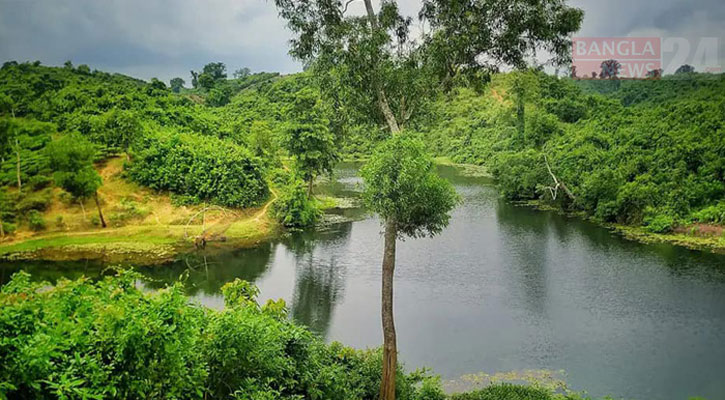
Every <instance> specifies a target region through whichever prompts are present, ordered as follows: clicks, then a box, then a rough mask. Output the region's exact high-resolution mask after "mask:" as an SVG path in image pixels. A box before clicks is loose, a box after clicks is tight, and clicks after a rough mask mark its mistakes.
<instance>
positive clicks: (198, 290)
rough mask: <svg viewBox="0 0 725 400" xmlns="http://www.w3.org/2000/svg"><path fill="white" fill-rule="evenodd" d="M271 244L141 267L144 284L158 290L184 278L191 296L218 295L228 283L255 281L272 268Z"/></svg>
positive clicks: (201, 252)
mask: <svg viewBox="0 0 725 400" xmlns="http://www.w3.org/2000/svg"><path fill="white" fill-rule="evenodd" d="M273 246H274V245H273V244H272V243H261V244H259V246H257V247H254V248H251V249H243V250H238V251H234V252H227V253H216V254H209V253H207V252H205V251H199V252H196V253H191V254H185V255H182V256H181V257H180V258H179V259H178V260H177V261H176V262H174V263H172V264H168V265H164V266H153V267H143V268H139V269H138V271H139V272H141V273H142V274H143V275H144V277H145V280H144V284H145V285H146V286H147V287H149V288H154V289H159V288H163V287H165V286H168V285H170V284H172V283H174V282H177V281H179V279H180V278H182V279H181V280H182V282H183V283H184V288H185V290H186V293H187V294H188V295H191V296H198V295H200V294H204V295H216V294H218V293H219V292H220V289H221V287H222V286H224V284H225V283H227V282H231V281H233V280H235V279H237V278H238V279H243V280H246V281H249V282H252V283H254V282H256V281H257V279H258V278H260V277H261V276H262V275H263V274H264V273H265V271H267V269H268V268H269V265H270V259H271V255H272V251H273Z"/></svg>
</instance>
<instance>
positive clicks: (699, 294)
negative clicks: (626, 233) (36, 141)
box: [0, 165, 725, 400]
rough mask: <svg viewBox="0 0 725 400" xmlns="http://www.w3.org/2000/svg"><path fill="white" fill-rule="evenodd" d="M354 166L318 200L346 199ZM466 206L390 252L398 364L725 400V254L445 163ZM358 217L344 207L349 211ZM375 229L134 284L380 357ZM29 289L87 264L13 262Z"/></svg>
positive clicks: (345, 226)
mask: <svg viewBox="0 0 725 400" xmlns="http://www.w3.org/2000/svg"><path fill="white" fill-rule="evenodd" d="M355 173H356V169H355V166H353V165H347V166H343V167H342V168H341V169H340V170H339V172H338V174H337V175H336V177H337V178H336V180H335V181H334V182H332V183H328V184H324V185H322V186H321V187H320V188H319V190H320V191H327V192H332V193H334V194H337V195H342V196H354V195H355V193H356V192H357V191H358V190H359V186H360V181H359V179H358V178H357V177H356V176H355ZM441 174H442V175H444V176H445V177H446V178H448V179H450V180H451V181H452V182H453V183H454V185H455V187H456V189H457V191H458V192H459V193H460V194H461V196H462V197H463V200H464V201H463V203H462V204H461V205H460V206H459V207H458V208H457V209H456V210H455V212H454V213H453V217H452V219H451V223H450V226H449V227H448V228H447V229H446V230H445V231H444V232H443V233H442V234H441V235H440V236H438V237H436V238H433V239H417V240H406V241H403V242H400V243H399V247H398V264H397V268H396V275H395V313H396V315H395V317H396V327H397V330H398V340H399V350H400V352H401V358H402V360H403V361H404V362H405V363H406V365H407V366H408V367H409V368H415V367H420V366H428V367H431V368H432V369H433V370H434V371H435V372H436V373H439V374H441V375H442V376H443V377H444V378H447V379H453V378H456V377H459V376H461V375H463V374H469V373H478V372H486V373H494V372H498V371H521V370H533V369H546V370H556V371H558V370H563V371H564V374H565V379H566V382H567V383H568V385H569V386H570V387H571V388H573V389H575V390H586V391H587V392H588V393H589V394H591V395H594V396H604V395H612V396H613V397H616V398H620V397H624V398H628V399H629V398H632V399H640V400H675V399H687V398H688V396H696V395H697V396H703V397H705V398H707V399H709V400H720V399H725V257H724V256H717V255H712V254H706V253H700V252H695V251H689V250H685V249H682V248H677V247H673V246H669V245H642V244H638V243H633V242H629V241H626V240H623V239H621V238H619V237H617V236H616V235H613V234H611V233H610V232H609V231H607V230H606V229H603V228H600V227H597V226H595V225H593V224H590V223H587V222H583V221H580V220H577V219H569V218H566V217H562V216H559V215H556V214H554V213H549V212H541V211H534V210H531V209H528V208H524V207H516V206H512V205H510V204H506V203H504V202H502V201H500V200H499V197H498V194H497V192H496V190H495V188H494V187H493V186H492V185H491V182H490V181H487V180H486V179H485V178H472V177H466V176H463V175H462V174H461V173H460V171H459V170H456V169H454V168H450V167H442V168H441ZM350 212H354V211H346V213H350ZM380 231H381V227H380V223H379V221H378V220H377V219H376V218H374V217H366V218H363V219H361V220H358V221H355V222H347V223H342V224H338V225H334V226H332V227H331V228H328V229H325V230H323V231H321V232H315V233H303V234H298V235H294V236H292V237H289V238H286V239H283V240H281V241H279V242H275V243H267V244H263V245H261V246H259V247H257V248H254V249H249V250H241V251H236V252H234V253H228V254H224V255H216V256H213V257H212V256H208V257H206V258H205V257H203V255H194V256H190V257H187V258H184V259H181V260H179V261H178V262H176V263H174V264H171V265H168V266H163V267H154V268H144V269H141V272H143V273H144V275H145V276H147V281H145V282H144V285H146V286H149V287H162V286H164V285H166V284H167V283H168V282H172V281H174V280H175V279H178V278H179V276H181V275H184V276H186V278H185V279H186V285H187V287H188V293H189V294H190V295H191V296H192V297H193V298H194V299H196V300H198V301H200V302H201V303H203V304H206V305H209V306H212V307H221V306H222V304H223V300H222V298H221V296H220V294H219V289H220V287H221V286H222V285H223V284H224V283H226V282H228V281H230V280H233V279H235V278H242V279H246V280H249V281H253V282H255V283H256V284H257V285H258V286H259V287H260V289H261V296H260V300H261V301H264V300H265V299H266V298H279V297H281V298H284V299H285V300H286V301H287V304H288V305H289V307H290V311H291V315H292V317H293V318H294V319H295V320H297V321H299V322H301V323H304V324H306V325H307V326H309V327H310V328H311V329H312V330H314V331H315V332H317V333H318V334H320V335H322V336H324V337H325V338H326V339H327V340H338V341H341V342H343V343H345V344H348V345H351V346H355V347H360V348H364V347H368V346H378V345H380V343H381V342H382V335H381V328H380V316H379V313H380V311H379V310H380V300H379V293H380V257H381V254H382V238H381V236H380ZM20 268H23V269H26V270H27V271H28V272H31V273H33V274H34V275H35V276H36V277H38V278H42V279H48V280H51V281H52V280H54V279H57V278H58V277H61V276H65V277H77V276H80V275H83V274H85V275H87V276H93V275H97V274H98V273H99V271H100V270H101V269H102V266H99V265H95V264H92V263H83V262H81V263H58V264H53V263H23V264H8V265H4V266H2V267H1V268H0V280H1V281H5V280H7V278H8V276H9V275H10V274H11V273H12V272H13V271H16V270H18V269H20Z"/></svg>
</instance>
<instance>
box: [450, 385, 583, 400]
mask: <svg viewBox="0 0 725 400" xmlns="http://www.w3.org/2000/svg"><path fill="white" fill-rule="evenodd" d="M579 398H580V397H578V396H576V395H557V394H552V393H551V392H549V391H547V390H545V389H540V388H535V387H527V386H517V385H510V384H498V385H492V386H489V387H487V388H485V389H481V390H477V391H474V392H468V393H458V394H453V395H451V396H450V397H449V399H450V400H577V399H579Z"/></svg>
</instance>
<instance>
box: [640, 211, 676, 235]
mask: <svg viewBox="0 0 725 400" xmlns="http://www.w3.org/2000/svg"><path fill="white" fill-rule="evenodd" d="M644 223H645V229H646V230H647V231H648V232H652V233H669V232H672V228H674V226H675V219H674V218H672V217H670V216H669V215H656V216H654V217H646V218H645V219H644Z"/></svg>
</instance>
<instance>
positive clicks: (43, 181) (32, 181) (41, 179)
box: [28, 175, 53, 191]
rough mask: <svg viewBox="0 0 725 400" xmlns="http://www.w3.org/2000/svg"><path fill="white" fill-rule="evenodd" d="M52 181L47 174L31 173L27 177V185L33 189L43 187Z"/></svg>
mask: <svg viewBox="0 0 725 400" xmlns="http://www.w3.org/2000/svg"><path fill="white" fill-rule="evenodd" d="M51 183H53V179H52V178H51V177H50V176H47V175H33V176H31V177H30V178H29V179H28V186H29V187H30V188H31V190H33V191H37V190H40V189H45V188H46V187H48V186H50V184H51Z"/></svg>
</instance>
